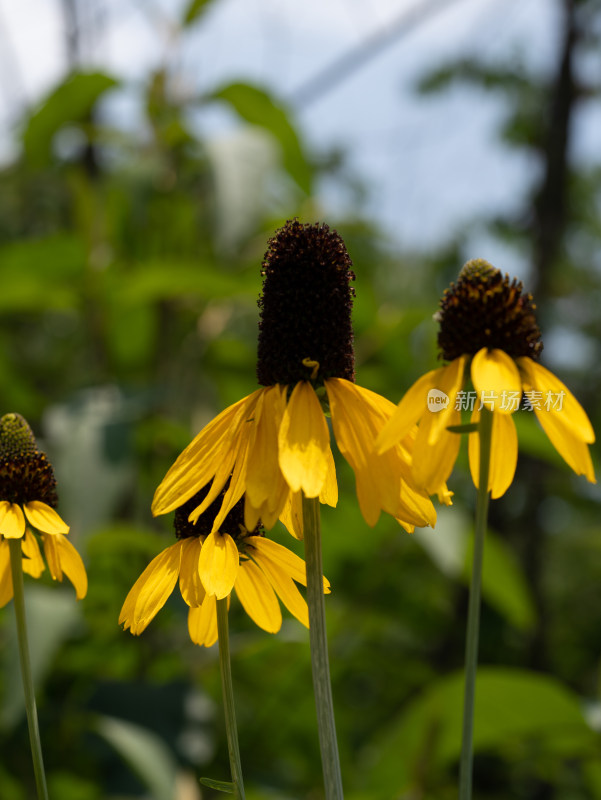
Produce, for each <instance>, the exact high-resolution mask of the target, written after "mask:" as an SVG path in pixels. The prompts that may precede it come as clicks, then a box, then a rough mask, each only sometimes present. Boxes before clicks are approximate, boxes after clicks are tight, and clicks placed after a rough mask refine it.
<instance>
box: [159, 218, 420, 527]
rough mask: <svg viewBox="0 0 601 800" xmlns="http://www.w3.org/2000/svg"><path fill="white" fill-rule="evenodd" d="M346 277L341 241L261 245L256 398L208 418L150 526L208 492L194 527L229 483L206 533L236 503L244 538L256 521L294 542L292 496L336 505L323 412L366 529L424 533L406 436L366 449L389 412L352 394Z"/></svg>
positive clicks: (318, 231)
mask: <svg viewBox="0 0 601 800" xmlns="http://www.w3.org/2000/svg"><path fill="white" fill-rule="evenodd" d="M351 266H352V265H351V261H350V258H349V256H348V253H347V251H346V248H345V246H344V243H343V241H342V239H341V238H340V236H339V235H338V234H337V233H336V232H335V231H331V230H330V229H329V228H328V226H327V225H303V224H301V223H300V222H298V221H296V220H295V221H292V222H288V223H287V224H286V225H285V226H284V227H283V228H282V229H281V230H280V231H278V232H277V234H276V235H275V236H274V238H273V239H271V241H270V242H269V249H268V250H267V253H266V255H265V260H264V263H263V273H262V274H263V277H264V283H263V294H262V297H261V299H260V300H259V306H260V309H261V321H260V324H259V346H258V365H257V377H258V381H259V383H260V384H261V385H262V386H263V388H261V389H258V390H257V391H255V392H253V393H252V394H250V395H249V396H248V397H245V398H244V399H242V400H240V401H239V402H238V403H235V404H234V405H232V406H230V407H229V408H227V409H226V410H225V411H223V412H222V413H221V414H219V415H218V416H217V417H216V418H215V419H214V420H213V421H212V422H210V423H209V424H208V425H207V426H206V427H205V428H203V430H202V431H201V432H200V433H199V434H198V435H197V436H196V438H195V439H194V440H193V441H192V443H191V444H190V445H189V446H188V447H187V448H186V449H185V450H184V452H183V453H182V454H181V455H180V457H179V458H178V459H177V461H176V462H175V464H174V465H173V466H172V467H171V469H170V470H169V472H168V473H167V475H166V476H165V478H164V479H163V481H162V482H161V484H160V485H159V487H158V489H157V491H156V493H155V497H154V501H153V504H152V510H153V513H154V514H155V515H158V514H166V513H168V512H169V511H172V510H173V509H176V508H178V507H180V506H182V505H183V504H184V503H187V502H188V501H189V500H190V498H192V497H193V496H194V495H196V494H197V493H198V492H199V491H200V489H202V488H203V487H204V486H206V485H207V484H209V483H210V490H209V491H208V493H207V494H206V496H205V497H204V500H203V501H202V503H200V504H199V505H198V506H197V507H196V508H193V509H192V511H191V513H190V521H191V522H194V520H196V519H198V518H199V517H200V515H201V514H202V513H203V511H204V510H205V509H206V508H207V507H208V506H209V505H210V504H211V503H212V502H213V501H214V500H215V498H216V497H218V495H219V494H220V492H221V491H222V489H223V487H224V486H225V484H226V483H227V482H228V481H229V486H228V489H227V491H226V492H225V495H224V500H223V504H222V507H221V509H220V511H219V513H218V514H217V515H216V517H215V521H214V526H213V531H215V530H219V528H220V526H221V523H222V522H223V520H224V519H225V517H226V516H227V514H228V513H229V511H230V510H231V509H232V508H233V507H234V506H235V505H236V503H238V502H239V501H240V499H241V498H242V497H244V521H245V526H246V528H247V529H248V530H252V529H253V528H254V527H255V525H256V524H257V521H258V520H259V519H260V520H261V521H262V523H263V525H264V526H265V527H266V528H267V529H270V528H271V527H273V525H274V524H275V523H276V521H277V520H278V519H282V521H283V522H284V524H285V525H286V527H287V528H288V530H289V531H290V532H291V533H293V534H294V535H295V536H297V537H298V538H301V537H302V525H301V523H300V520H301V518H302V513H301V497H302V493H304V495H305V497H307V498H319V500H320V501H321V502H322V503H326V504H328V505H331V506H335V505H336V503H337V501H338V486H337V482H336V472H335V467H334V459H333V456H332V450H331V446H330V434H329V430H328V426H327V422H326V418H325V415H324V407H326V408H327V409H329V413H330V415H331V419H332V428H333V432H334V436H335V439H336V443H337V445H338V448H339V450H340V452H341V453H342V455H343V456H344V458H345V459H346V460H347V461H348V463H349V464H350V465H351V467H352V468H353V470H354V473H355V479H356V488H357V498H358V501H359V507H360V509H361V512H362V514H363V517H364V518H365V520H366V522H367V523H368V524H369V525H375V524H376V522H377V521H378V518H379V516H380V513H381V511H385V512H387V513H389V514H391V515H392V516H393V517H395V519H397V520H398V521H399V523H400V524H401V525H402V526H403V527H404V528H405V529H406V530H409V531H412V530H413V529H414V527H415V526H423V525H433V524H434V523H435V521H436V513H435V511H434V507H433V505H432V503H431V502H430V499H429V498H428V496H427V493H426V492H425V491H423V490H421V489H418V488H417V486H416V484H415V480H414V478H413V475H412V472H411V460H412V449H413V435H414V432H413V431H412V430H407V431H406V432H405V434H404V435H403V436H402V437H400V438H399V440H398V442H395V444H394V446H392V447H390V448H388V451H387V452H386V453H384V454H379V453H377V452H376V450H375V448H374V442H375V438H376V436H377V434H378V432H379V430H380V429H381V428H382V426H383V425H384V424H385V422H386V421H387V420H388V418H389V417H390V415H391V414H392V413H393V411H394V408H395V406H394V405H393V404H392V403H390V402H389V401H388V400H386V399H385V398H383V397H380V396H379V395H378V394H376V393H375V392H371V391H369V390H368V389H364V388H362V387H361V386H358V385H357V384H356V383H355V382H354V381H355V374H354V354H353V332H352V327H351V317H350V312H351V307H352V297H353V290H352V288H351V286H350V282H351V281H352V280H353V279H354V275H353V273H352V271H351ZM230 476H231V480H230Z"/></svg>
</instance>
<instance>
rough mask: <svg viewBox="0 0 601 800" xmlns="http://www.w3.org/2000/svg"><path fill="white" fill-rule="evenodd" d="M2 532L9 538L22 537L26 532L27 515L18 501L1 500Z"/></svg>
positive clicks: (0, 528)
mask: <svg viewBox="0 0 601 800" xmlns="http://www.w3.org/2000/svg"><path fill="white" fill-rule="evenodd" d="M0 533H1V534H2V535H3V536H4V537H6V538H7V539H20V538H21V536H23V534H24V533H25V517H24V516H23V510H22V509H21V506H19V505H17V503H9V502H8V501H7V500H2V501H0Z"/></svg>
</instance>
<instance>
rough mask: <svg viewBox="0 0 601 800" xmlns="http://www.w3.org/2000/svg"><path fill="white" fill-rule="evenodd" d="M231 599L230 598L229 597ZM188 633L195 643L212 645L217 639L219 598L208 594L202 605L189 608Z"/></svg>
mask: <svg viewBox="0 0 601 800" xmlns="http://www.w3.org/2000/svg"><path fill="white" fill-rule="evenodd" d="M228 600H229V598H228ZM188 633H189V634H190V639H192V641H193V642H194V644H199V645H201V646H204V647H211V645H214V644H215V642H216V641H217V598H216V597H215V595H214V594H213V595H210V596H209V595H207V596H206V598H205V599H204V601H203V604H202V605H201V606H195V607H193V608H190V609H188Z"/></svg>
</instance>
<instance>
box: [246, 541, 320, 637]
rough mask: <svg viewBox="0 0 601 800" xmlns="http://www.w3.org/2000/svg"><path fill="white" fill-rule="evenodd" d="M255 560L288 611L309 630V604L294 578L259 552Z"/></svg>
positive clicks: (254, 555)
mask: <svg viewBox="0 0 601 800" xmlns="http://www.w3.org/2000/svg"><path fill="white" fill-rule="evenodd" d="M253 560H254V561H255V563H256V564H257V565H258V566H259V567H260V569H261V570H262V572H263V573H264V574H265V576H266V577H267V580H268V581H269V582H270V583H271V585H272V587H273V588H274V589H275V592H276V594H277V596H278V597H279V598H280V600H281V601H282V603H283V604H284V605H285V606H286V608H287V609H288V611H289V612H290V613H291V614H292V615H293V616H295V617H296V618H297V620H298V621H299V622H301V623H302V624H303V625H304V626H305V628H308V627H309V609H308V608H307V602H306V600H305V598H304V597H303V596H302V594H301V593H300V592H299V590H298V589H297V587H296V584H295V583H294V581H293V580H292V578H291V577H290V576H289V575H288V574H287V573H286V571H285V570H284V569H283V568H282V567H279V566H278V565H277V564H275V563H274V562H273V561H272V560H271V559H269V558H264V557H263V556H262V555H261V553H259V552H255V553H254V554H253Z"/></svg>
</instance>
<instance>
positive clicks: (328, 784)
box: [303, 494, 344, 800]
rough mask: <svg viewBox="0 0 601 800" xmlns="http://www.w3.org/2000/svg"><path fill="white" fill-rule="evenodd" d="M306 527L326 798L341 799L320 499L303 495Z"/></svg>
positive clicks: (311, 638) (311, 637) (311, 639)
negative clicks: (327, 630) (322, 555)
mask: <svg viewBox="0 0 601 800" xmlns="http://www.w3.org/2000/svg"><path fill="white" fill-rule="evenodd" d="M303 530H304V538H305V562H306V565H307V605H308V606H309V624H310V627H309V642H310V644H311V666H312V669H313V691H314V693H315V705H316V708H317V729H318V731H319V746H320V748H321V763H322V767H323V778H324V786H325V796H326V800H342V798H343V797H344V795H343V792H342V774H341V771H340V758H339V756H338V744H337V741H336V723H335V721H334V702H333V700H332V686H331V683H330V665H329V661H328V639H327V633H326V608H325V602H324V594H323V566H322V561H321V524H320V516H319V498H317V497H316V498H307V497H305V496H304V494H303Z"/></svg>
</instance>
